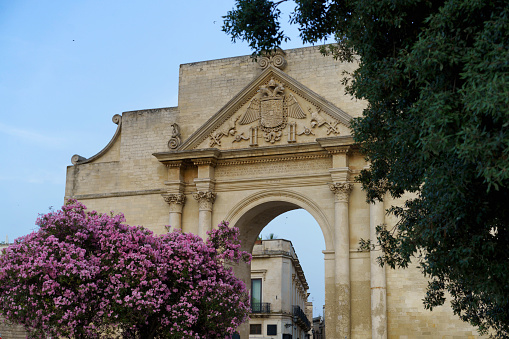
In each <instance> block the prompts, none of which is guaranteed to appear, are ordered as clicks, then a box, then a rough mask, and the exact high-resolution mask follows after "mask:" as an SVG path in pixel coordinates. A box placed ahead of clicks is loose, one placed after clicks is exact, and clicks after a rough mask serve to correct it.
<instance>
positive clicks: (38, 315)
mask: <svg viewBox="0 0 509 339" xmlns="http://www.w3.org/2000/svg"><path fill="white" fill-rule="evenodd" d="M85 209H86V207H85V206H84V205H82V204H81V203H79V202H76V201H69V202H68V203H67V204H66V205H65V206H63V207H62V210H61V211H57V212H51V213H48V214H46V215H43V216H42V217H40V218H39V219H38V221H37V224H38V225H39V226H40V229H39V231H37V232H34V233H31V234H29V235H27V236H25V237H22V238H19V239H17V241H16V243H15V244H13V245H12V246H10V247H8V248H6V249H4V250H3V255H2V256H0V310H1V311H0V312H2V314H3V315H4V316H5V317H6V318H7V319H8V320H10V321H12V322H15V323H20V324H23V325H24V326H25V328H26V329H27V331H28V332H29V337H31V338H46V337H47V336H55V337H75V338H109V337H118V335H119V334H121V336H122V337H123V338H204V337H205V338H224V337H225V335H228V334H232V333H233V332H234V331H235V328H236V327H237V326H238V325H239V324H241V323H242V322H243V321H245V320H246V318H247V315H248V312H249V301H248V296H247V290H246V287H245V285H244V283H243V282H242V281H241V280H239V279H237V278H235V276H234V275H233V272H232V269H231V268H226V266H225V264H228V263H230V264H234V263H239V262H240V261H241V260H250V255H249V254H248V253H246V252H243V251H240V243H239V241H238V237H237V236H238V230H237V229H235V228H229V227H228V225H227V224H226V223H221V224H220V225H219V228H218V229H217V230H214V231H212V232H210V238H209V239H208V240H207V242H206V243H205V242H203V240H202V239H201V238H200V237H198V236H196V235H193V234H185V233H181V232H179V231H175V232H172V233H167V234H164V235H161V236H157V237H156V236H154V235H153V234H152V232H151V231H149V230H147V229H144V228H143V227H131V226H128V225H124V224H122V222H123V221H124V217H123V216H122V215H115V216H113V215H112V216H110V215H106V214H99V213H97V212H95V211H93V212H87V211H85Z"/></svg>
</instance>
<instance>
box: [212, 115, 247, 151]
mask: <svg viewBox="0 0 509 339" xmlns="http://www.w3.org/2000/svg"><path fill="white" fill-rule="evenodd" d="M237 120H239V117H238V116H237V117H233V118H231V119H230V120H228V121H227V122H226V124H225V125H223V126H221V128H220V129H219V130H217V131H215V132H214V133H212V134H210V147H212V146H214V145H218V146H221V138H222V137H224V136H230V135H231V136H236V135H235V134H236V133H237V128H236V124H237ZM235 140H237V138H235ZM238 141H240V140H238Z"/></svg>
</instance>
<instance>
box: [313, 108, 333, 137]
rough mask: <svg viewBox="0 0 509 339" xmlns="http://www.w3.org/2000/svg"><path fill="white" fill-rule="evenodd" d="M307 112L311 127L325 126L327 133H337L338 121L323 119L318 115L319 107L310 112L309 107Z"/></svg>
mask: <svg viewBox="0 0 509 339" xmlns="http://www.w3.org/2000/svg"><path fill="white" fill-rule="evenodd" d="M309 112H310V113H311V127H312V128H316V127H322V126H323V127H325V128H326V129H327V135H329V134H331V133H332V134H336V135H338V134H339V128H338V125H339V121H337V120H325V119H324V118H323V117H322V116H321V115H320V108H318V109H317V110H316V111H314V112H312V111H311V108H310V109H309Z"/></svg>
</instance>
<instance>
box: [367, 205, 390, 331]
mask: <svg viewBox="0 0 509 339" xmlns="http://www.w3.org/2000/svg"><path fill="white" fill-rule="evenodd" d="M384 223H385V211H384V204H383V202H380V201H377V202H375V203H374V204H370V205H369V230H370V235H369V237H370V240H371V243H372V244H374V245H375V247H374V249H372V250H371V251H370V259H371V337H372V338H380V339H386V338H387V306H386V305H387V292H386V280H385V266H384V267H381V266H380V265H379V264H378V262H377V258H378V257H380V256H381V255H382V251H381V249H380V247H379V246H378V245H379V244H378V240H377V238H376V227H377V226H378V225H382V224H384Z"/></svg>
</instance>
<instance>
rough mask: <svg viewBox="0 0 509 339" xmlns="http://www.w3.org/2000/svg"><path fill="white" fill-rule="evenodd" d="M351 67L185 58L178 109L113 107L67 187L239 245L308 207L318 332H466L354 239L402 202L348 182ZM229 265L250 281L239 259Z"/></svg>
mask: <svg viewBox="0 0 509 339" xmlns="http://www.w3.org/2000/svg"><path fill="white" fill-rule="evenodd" d="M354 67H355V65H353V64H343V63H339V62H336V61H334V60H333V59H332V58H326V57H323V56H321V55H320V54H319V52H318V51H317V49H316V48H313V47H309V48H301V49H296V50H289V51H286V53H283V52H280V53H277V54H274V55H272V56H269V57H263V58H261V59H260V60H258V62H257V63H255V62H253V61H252V60H251V58H250V57H248V56H245V57H236V58H228V59H221V60H214V61H206V62H198V63H192V64H185V65H181V66H180V76H179V78H180V83H179V104H178V107H171V108H160V109H149V110H139V111H131V112H124V113H123V114H122V115H115V116H114V118H113V121H114V122H115V123H116V124H117V125H118V127H117V131H116V133H115V135H114V136H113V138H112V140H111V142H110V143H109V144H108V145H107V146H106V147H105V148H104V149H103V150H102V151H100V152H99V153H98V154H96V155H94V156H92V157H90V158H84V157H81V156H78V155H75V156H73V158H72V163H73V165H72V166H69V167H68V170H67V183H66V198H71V197H74V198H77V199H78V200H81V201H83V202H84V203H85V204H86V205H87V206H88V207H89V208H90V209H96V210H98V211H104V212H106V211H111V210H113V211H116V212H123V213H124V214H125V216H126V218H127V222H128V223H129V224H131V225H136V224H139V225H144V226H146V227H148V228H151V229H152V230H153V231H155V232H157V233H162V232H166V229H165V227H164V226H165V225H170V226H171V228H180V229H182V230H183V231H184V232H193V233H196V234H199V235H200V236H202V237H205V236H206V232H207V231H209V230H211V229H212V228H213V227H214V225H217V224H218V223H219V222H220V221H221V220H227V221H229V222H230V225H234V226H237V227H239V228H240V231H241V240H242V242H243V246H244V248H245V249H247V250H251V249H252V247H253V244H254V241H255V239H256V236H257V235H258V234H259V232H260V231H261V229H262V228H263V227H264V226H265V225H266V224H267V223H268V222H269V221H271V220H272V219H273V218H274V217H276V216H277V215H279V214H281V213H283V212H286V211H289V210H292V209H296V208H303V209H305V210H306V211H308V212H309V213H310V214H311V215H312V216H313V217H314V218H315V219H316V221H317V223H318V224H319V226H320V228H321V230H322V233H323V236H324V240H325V244H326V248H325V250H324V251H323V253H324V265H325V296H326V305H325V322H326V336H327V338H369V337H372V338H385V337H387V336H389V337H395V338H399V336H400V335H409V337H419V338H420V337H429V338H436V337H437V336H442V335H452V334H456V335H467V334H468V335H472V333H475V332H473V331H472V329H471V328H467V329H466V328H465V327H466V326H465V325H464V324H462V323H461V322H459V321H458V320H455V319H454V318H453V317H452V312H451V311H450V309H448V308H445V307H444V309H442V310H437V311H434V312H433V313H431V312H429V311H424V310H423V308H422V305H421V299H422V296H423V293H424V292H423V291H424V287H425V285H426V281H425V280H424V279H423V278H422V277H421V276H420V274H419V273H418V272H417V271H416V269H415V268H411V269H408V270H405V271H389V270H387V271H386V270H385V268H381V267H380V266H378V265H377V264H376V260H375V259H376V257H377V256H378V255H379V253H377V252H376V251H373V252H359V251H358V250H357V248H358V243H359V240H360V239H361V238H364V239H370V238H371V239H374V230H375V227H376V226H377V225H380V224H383V223H386V224H388V225H389V226H391V225H394V220H392V219H391V218H389V217H386V216H385V212H384V204H386V205H387V204H392V203H397V202H394V201H391V200H390V199H388V200H387V201H385V202H384V203H377V204H371V205H370V204H367V203H366V202H365V194H364V192H363V191H362V190H361V187H360V185H359V184H358V183H356V182H355V176H356V175H357V174H358V173H359V171H360V170H362V169H363V168H364V167H365V166H366V165H367V164H366V163H365V161H364V158H363V156H362V155H361V154H360V153H359V151H358V147H357V146H356V145H355V143H354V142H353V139H352V137H351V132H350V129H349V123H350V121H351V119H352V118H353V117H357V116H360V115H361V113H362V109H363V107H364V106H365V103H363V102H360V101H356V100H353V99H352V98H350V97H348V96H346V95H344V88H343V86H342V85H341V79H342V77H343V72H344V71H352V70H353V69H354ZM387 206H388V205H387ZM300 255H305V253H300ZM237 273H238V274H239V275H241V276H243V278H245V279H246V280H247V279H249V270H248V268H238V269H237ZM412 333H414V334H416V335H418V336H412V335H411V334H412ZM241 335H242V337H244V338H246V337H247V334H246V332H245V331H241Z"/></svg>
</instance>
